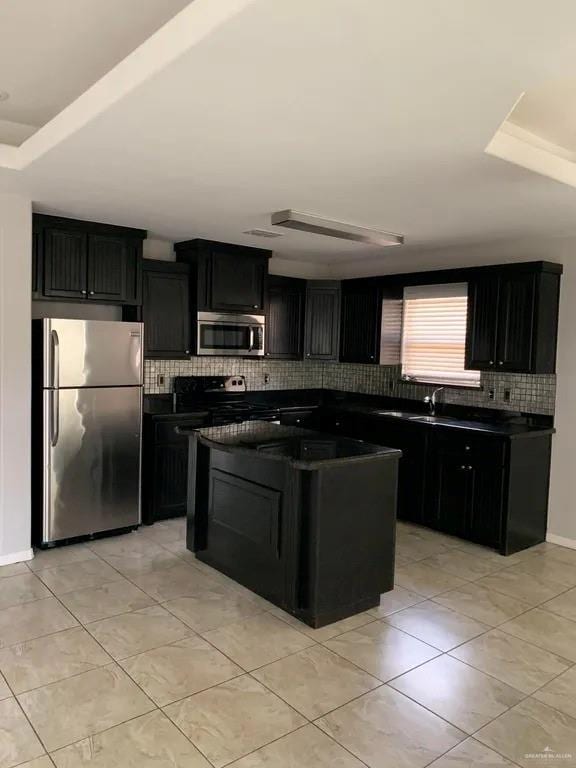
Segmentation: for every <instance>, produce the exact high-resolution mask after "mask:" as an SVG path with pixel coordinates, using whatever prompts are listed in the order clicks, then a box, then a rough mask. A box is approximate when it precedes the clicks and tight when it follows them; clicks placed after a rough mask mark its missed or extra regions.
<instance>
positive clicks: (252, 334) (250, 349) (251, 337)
mask: <svg viewBox="0 0 576 768" xmlns="http://www.w3.org/2000/svg"><path fill="white" fill-rule="evenodd" d="M249 330H250V341H249V346H248V352H252V350H253V349H254V326H253V325H251V326H250V328H249Z"/></svg>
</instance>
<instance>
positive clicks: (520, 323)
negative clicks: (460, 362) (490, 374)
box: [466, 264, 561, 373]
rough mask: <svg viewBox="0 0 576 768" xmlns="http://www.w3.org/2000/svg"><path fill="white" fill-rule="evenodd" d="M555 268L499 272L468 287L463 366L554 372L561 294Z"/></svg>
mask: <svg viewBox="0 0 576 768" xmlns="http://www.w3.org/2000/svg"><path fill="white" fill-rule="evenodd" d="M560 271H561V270H560V269H559V268H558V265H548V266H546V265H544V267H542V265H540V264H539V268H538V269H536V267H535V268H533V269H530V268H529V266H528V267H527V266H526V265H523V266H522V268H519V269H517V268H514V267H506V268H504V267H502V268H498V269H492V270H491V269H487V270H486V271H482V272H479V274H477V275H475V276H473V277H472V278H471V280H470V282H469V284H468V297H469V301H468V328H467V339H466V367H467V368H471V369H475V370H484V371H501V372H510V373H554V371H555V366H556V338H557V330H558V304H559V290H560Z"/></svg>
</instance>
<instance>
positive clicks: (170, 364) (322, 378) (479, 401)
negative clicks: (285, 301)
mask: <svg viewBox="0 0 576 768" xmlns="http://www.w3.org/2000/svg"><path fill="white" fill-rule="evenodd" d="M233 373H235V374H239V375H242V376H245V377H246V385H247V387H248V389H249V390H272V389H320V388H325V389H339V390H343V391H346V392H362V393H365V394H371V395H391V396H394V397H403V398H408V399H413V400H422V398H423V397H424V396H425V395H427V394H429V393H430V392H431V391H432V389H433V388H434V387H433V385H431V384H414V383H412V382H407V381H402V379H401V378H400V367H399V366H396V365H352V364H348V363H323V362H305V361H283V360H247V359H244V358H234V357H196V358H191V359H190V360H146V362H145V366H144V389H145V392H146V393H147V394H162V393H167V392H171V391H172V380H173V378H174V376H210V375H214V376H218V375H228V374H233ZM159 377H164V380H163V383H162V384H159ZM481 383H482V387H481V389H465V388H458V387H451V388H449V389H445V390H444V391H443V392H442V393H441V394H440V395H439V397H438V400H439V401H444V402H447V403H455V404H456V403H457V404H459V405H472V406H477V407H484V408H497V409H500V410H507V411H526V412H529V413H540V414H545V415H553V414H554V402H555V397H556V377H555V376H554V375H537V376H536V375H535V376H530V375H527V374H503V373H483V374H482V375H481Z"/></svg>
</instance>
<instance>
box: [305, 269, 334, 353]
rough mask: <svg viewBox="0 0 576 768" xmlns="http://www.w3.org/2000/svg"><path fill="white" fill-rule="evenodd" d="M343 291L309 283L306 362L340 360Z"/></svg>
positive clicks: (307, 293) (307, 294)
mask: <svg viewBox="0 0 576 768" xmlns="http://www.w3.org/2000/svg"><path fill="white" fill-rule="evenodd" d="M339 326H340V287H339V285H337V284H336V285H334V284H333V285H326V284H320V285H318V284H314V283H309V284H308V287H307V291H306V328H305V336H304V356H305V358H306V360H338V346H339V336H340V329H339Z"/></svg>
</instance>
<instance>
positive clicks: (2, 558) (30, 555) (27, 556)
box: [0, 542, 576, 566]
mask: <svg viewBox="0 0 576 768" xmlns="http://www.w3.org/2000/svg"><path fill="white" fill-rule="evenodd" d="M574 546H576V542H575V544H574ZM33 559H34V550H33V549H32V548H30V549H24V550H22V552H12V554H10V555H0V566H2V565H13V563H22V562H24V561H25V560H33Z"/></svg>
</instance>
